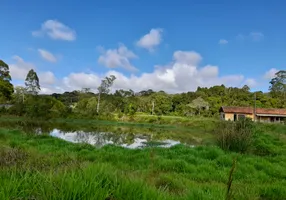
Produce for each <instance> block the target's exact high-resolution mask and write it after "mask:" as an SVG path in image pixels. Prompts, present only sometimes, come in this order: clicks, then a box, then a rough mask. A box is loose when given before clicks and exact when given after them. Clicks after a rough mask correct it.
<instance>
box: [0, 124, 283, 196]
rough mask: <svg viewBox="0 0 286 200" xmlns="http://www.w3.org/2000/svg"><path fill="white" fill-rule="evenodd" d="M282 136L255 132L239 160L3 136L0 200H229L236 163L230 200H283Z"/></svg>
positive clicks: (204, 150)
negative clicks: (250, 145) (248, 148)
mask: <svg viewBox="0 0 286 200" xmlns="http://www.w3.org/2000/svg"><path fill="white" fill-rule="evenodd" d="M74 123H75V122H74ZM90 123H92V122H90ZM205 128H206V127H205V126H202V127H201V133H203V132H205V131H206V130H207V131H210V133H209V134H213V137H215V134H214V133H211V129H212V128H206V130H204V129H205ZM190 129H191V127H190ZM196 129H197V130H198V131H199V130H200V128H198V127H197V128H196ZM190 131H192V130H190ZM285 131H286V128H285V126H282V125H281V126H279V125H259V124H258V125H257V127H256V132H257V134H256V136H255V141H254V143H253V146H252V148H251V149H250V150H249V151H248V152H247V153H245V154H239V153H234V152H228V151H223V150H222V149H220V148H219V147H217V146H216V145H215V143H208V144H207V145H199V146H197V147H195V148H190V147H187V146H184V145H178V146H174V147H172V148H169V149H164V148H155V147H152V148H145V149H135V150H131V149H125V148H122V147H116V146H105V147H103V148H100V149H98V148H95V147H93V146H91V145H87V144H72V143H68V142H65V141H63V140H60V139H57V138H52V137H50V136H49V135H45V134H41V135H37V134H34V133H32V132H28V131H26V132H24V131H20V130H13V129H12V128H9V129H1V130H0V185H1V186H0V199H3V200H5V199H47V200H48V199H114V200H115V199H122V200H123V199H124V200H126V199H148V200H149V199H167V200H168V199H214V200H217V199H225V198H226V193H227V185H228V184H227V183H228V180H229V172H230V170H231V168H232V166H233V159H235V158H236V160H237V161H236V165H235V169H234V173H233V182H232V186H231V190H230V192H231V198H233V199H249V200H253V199H285V198H286V187H285V185H286V170H285V169H286V142H285V136H286V133H285ZM185 133H186V135H188V133H187V131H186V132H185ZM186 137H187V136H186ZM213 141H214V140H213Z"/></svg>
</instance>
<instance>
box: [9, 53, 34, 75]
mask: <svg viewBox="0 0 286 200" xmlns="http://www.w3.org/2000/svg"><path fill="white" fill-rule="evenodd" d="M13 60H15V63H12V64H9V67H10V74H11V76H12V80H13V79H16V80H25V78H26V76H27V74H28V72H29V70H30V69H35V68H36V67H35V65H34V64H33V63H29V62H26V61H24V60H23V59H22V58H21V57H19V56H13Z"/></svg>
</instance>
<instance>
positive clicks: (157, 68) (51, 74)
mask: <svg viewBox="0 0 286 200" xmlns="http://www.w3.org/2000/svg"><path fill="white" fill-rule="evenodd" d="M285 7H286V2H285V1H282V0H276V1H275V0H274V1H266V0H265V1H245V0H241V1H220V0H217V1H211V0H205V1H203V0H200V1H199V0H197V1H190V0H189V1H187V0H176V1H173V0H170V1H164V2H163V1H149V0H145V1H131V0H121V1H115V0H113V1H111V0H105V1H92V0H86V1H78V0H74V1H64V0H62V1H55V0H50V1H39V0H28V1H16V0H2V1H1V12H0V24H1V27H2V29H1V32H0V34H1V37H0V43H1V47H2V48H0V59H3V60H4V61H5V62H6V63H8V64H9V65H10V68H11V74H12V78H13V83H14V84H16V85H18V84H19V85H21V84H23V83H24V78H25V76H26V73H27V71H28V70H29V69H30V68H34V69H35V70H36V71H37V73H38V74H39V76H40V81H41V85H42V92H43V93H51V92H62V91H65V90H69V91H70V90H74V89H81V88H82V87H90V88H96V87H98V84H99V83H100V80H101V78H102V77H104V76H106V75H110V74H114V75H116V77H117V80H116V82H115V85H114V89H119V88H123V89H128V88H130V89H133V90H135V91H138V90H143V89H148V88H152V89H154V90H166V91H168V92H171V93H174V92H184V91H193V90H195V89H196V87H197V86H212V85H217V84H225V85H227V86H243V85H244V84H248V85H249V86H250V87H251V89H252V90H263V91H267V89H268V86H269V84H268V82H269V79H270V78H271V77H272V76H273V74H274V73H275V72H276V71H277V70H279V69H285V68H286V65H285V61H286V37H285V36H286V26H285V19H286V12H285V9H284V8H285Z"/></svg>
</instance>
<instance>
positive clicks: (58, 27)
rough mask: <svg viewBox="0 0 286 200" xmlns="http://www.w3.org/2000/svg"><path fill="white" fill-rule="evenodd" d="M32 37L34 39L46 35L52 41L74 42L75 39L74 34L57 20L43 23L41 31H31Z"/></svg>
mask: <svg viewBox="0 0 286 200" xmlns="http://www.w3.org/2000/svg"><path fill="white" fill-rule="evenodd" d="M32 35H33V36H35V37H39V36H45V35H47V36H49V37H50V38H52V39H54V40H66V41H74V40H75V39H76V32H75V31H74V30H73V29H71V28H70V27H68V26H67V25H65V24H63V23H61V22H59V21H57V20H47V21H45V22H44V23H43V24H42V25H41V29H40V30H38V31H33V32H32Z"/></svg>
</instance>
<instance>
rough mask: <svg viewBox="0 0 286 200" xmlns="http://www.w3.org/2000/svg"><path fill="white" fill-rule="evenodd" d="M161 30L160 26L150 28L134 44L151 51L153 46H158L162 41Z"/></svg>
mask: <svg viewBox="0 0 286 200" xmlns="http://www.w3.org/2000/svg"><path fill="white" fill-rule="evenodd" d="M162 32H163V30H162V29H160V28H157V29H151V30H150V32H149V33H147V34H146V35H144V36H142V37H141V38H140V39H139V40H138V41H137V42H136V45H137V46H139V47H142V48H145V49H148V50H149V51H153V50H154V47H156V46H158V45H159V44H160V43H161V41H162Z"/></svg>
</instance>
